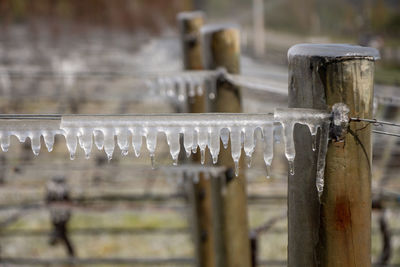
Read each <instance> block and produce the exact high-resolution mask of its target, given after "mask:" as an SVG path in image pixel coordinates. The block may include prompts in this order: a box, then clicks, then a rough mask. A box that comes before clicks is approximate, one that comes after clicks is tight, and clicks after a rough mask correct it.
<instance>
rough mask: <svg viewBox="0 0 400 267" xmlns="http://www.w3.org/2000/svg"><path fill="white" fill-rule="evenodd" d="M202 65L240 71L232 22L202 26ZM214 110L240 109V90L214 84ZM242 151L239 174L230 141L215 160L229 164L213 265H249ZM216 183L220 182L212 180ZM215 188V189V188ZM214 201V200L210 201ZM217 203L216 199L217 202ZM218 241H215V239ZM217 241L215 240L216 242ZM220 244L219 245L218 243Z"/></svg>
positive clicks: (227, 84)
mask: <svg viewBox="0 0 400 267" xmlns="http://www.w3.org/2000/svg"><path fill="white" fill-rule="evenodd" d="M201 31H202V38H203V39H202V40H203V46H202V47H203V64H204V67H205V69H210V70H212V69H217V68H219V67H224V68H225V69H226V70H227V71H228V72H229V73H235V74H236V73H239V60H240V38H239V30H238V29H237V28H236V27H235V26H232V25H215V26H212V25H210V26H205V27H203V28H202V30H201ZM214 107H215V108H214V110H213V111H215V112H241V100H240V90H239V88H238V87H236V86H233V85H232V84H230V83H227V82H225V81H223V80H220V81H218V83H217V93H216V98H215V101H214ZM243 154H244V153H243V152H242V157H241V160H240V173H239V177H235V176H234V174H233V169H234V163H233V160H232V156H231V149H230V144H229V147H228V149H224V148H223V145H222V143H221V152H220V154H219V159H218V163H219V164H220V165H223V166H227V167H230V169H229V170H228V171H227V175H226V185H223V186H222V187H221V188H219V192H218V193H219V194H220V197H221V199H220V200H221V203H220V204H221V207H222V219H223V222H222V227H221V226H218V225H216V226H215V227H216V229H218V228H219V229H220V230H221V229H222V231H223V233H222V234H223V235H222V236H221V238H222V240H221V241H222V244H217V245H216V249H217V250H218V252H217V255H216V261H217V264H216V266H218V267H219V266H229V267H236V266H237V267H249V266H250V241H249V231H248V221H247V199H246V179H245V176H244V171H243V169H244V168H243V166H244V164H243V163H244V162H243ZM215 182H220V180H219V181H215ZM214 189H215V188H214ZM213 201H214V200H213ZM216 204H218V201H217V202H216ZM216 241H217V240H216ZM216 243H217V242H216ZM221 245H222V246H221Z"/></svg>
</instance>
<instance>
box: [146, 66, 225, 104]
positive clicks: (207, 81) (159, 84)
mask: <svg viewBox="0 0 400 267" xmlns="http://www.w3.org/2000/svg"><path fill="white" fill-rule="evenodd" d="M219 75H220V72H219V71H184V72H180V73H174V74H165V75H159V76H157V77H155V78H151V79H148V80H147V81H146V86H147V88H148V89H149V90H150V93H151V94H153V95H161V96H166V97H169V98H176V99H178V101H180V102H183V101H185V100H186V99H187V98H188V97H194V96H196V95H203V94H204V92H207V93H208V97H209V98H210V99H213V98H215V93H216V84H217V78H218V76H219ZM205 88H207V90H205Z"/></svg>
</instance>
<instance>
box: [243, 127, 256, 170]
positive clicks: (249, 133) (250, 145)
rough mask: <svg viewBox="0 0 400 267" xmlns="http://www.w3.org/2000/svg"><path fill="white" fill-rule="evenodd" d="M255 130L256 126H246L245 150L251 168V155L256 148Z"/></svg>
mask: <svg viewBox="0 0 400 267" xmlns="http://www.w3.org/2000/svg"><path fill="white" fill-rule="evenodd" d="M254 131H255V129H254V128H252V127H246V128H245V132H244V152H245V153H246V161H247V166H248V167H249V168H250V166H251V156H252V155H253V152H254V148H255V142H254Z"/></svg>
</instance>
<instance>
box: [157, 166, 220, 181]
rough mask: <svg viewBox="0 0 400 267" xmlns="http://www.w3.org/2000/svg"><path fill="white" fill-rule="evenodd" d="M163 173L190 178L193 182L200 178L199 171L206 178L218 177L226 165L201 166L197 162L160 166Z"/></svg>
mask: <svg viewBox="0 0 400 267" xmlns="http://www.w3.org/2000/svg"><path fill="white" fill-rule="evenodd" d="M160 169H161V170H162V171H163V172H164V173H166V174H167V175H170V176H173V177H182V176H184V177H187V178H190V179H192V180H193V181H194V182H195V183H197V182H199V180H200V173H202V174H203V175H204V177H205V178H206V179H209V178H210V177H219V176H220V175H221V174H222V173H224V172H225V171H226V167H223V166H202V165H198V164H183V165H181V166H176V167H172V168H171V167H162V168H160Z"/></svg>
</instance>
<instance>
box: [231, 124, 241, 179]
mask: <svg viewBox="0 0 400 267" xmlns="http://www.w3.org/2000/svg"><path fill="white" fill-rule="evenodd" d="M241 134H242V131H241V129H240V128H239V127H231V135H230V136H231V152H232V159H233V161H234V162H235V174H236V176H238V175H239V160H240V154H241V152H242V151H241V150H242V146H241V140H240V139H241Z"/></svg>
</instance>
